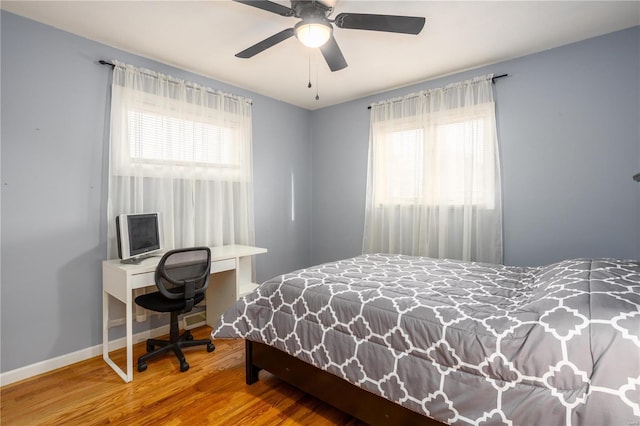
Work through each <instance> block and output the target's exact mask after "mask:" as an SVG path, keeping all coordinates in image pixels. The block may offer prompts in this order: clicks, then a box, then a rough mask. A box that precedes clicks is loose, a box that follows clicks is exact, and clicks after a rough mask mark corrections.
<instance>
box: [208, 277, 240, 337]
mask: <svg viewBox="0 0 640 426" xmlns="http://www.w3.org/2000/svg"><path fill="white" fill-rule="evenodd" d="M236 280H237V274H236V270H235V269H234V270H232V271H224V272H217V273H215V274H211V276H210V277H209V288H207V293H206V298H207V325H208V326H210V327H214V326H215V325H216V323H217V322H218V320H219V319H220V317H222V314H224V313H225V311H226V310H227V309H229V308H230V307H231V306H232V305H233V304H234V303H235V301H236V298H237V290H236V288H237V283H236Z"/></svg>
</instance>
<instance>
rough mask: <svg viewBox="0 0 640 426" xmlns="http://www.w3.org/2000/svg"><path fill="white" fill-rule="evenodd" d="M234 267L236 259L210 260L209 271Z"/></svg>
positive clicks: (220, 270)
mask: <svg viewBox="0 0 640 426" xmlns="http://www.w3.org/2000/svg"><path fill="white" fill-rule="evenodd" d="M233 269H236V259H235V258H234V259H225V260H215V261H213V262H211V273H212V274H215V273H216V272H222V271H231V270H233Z"/></svg>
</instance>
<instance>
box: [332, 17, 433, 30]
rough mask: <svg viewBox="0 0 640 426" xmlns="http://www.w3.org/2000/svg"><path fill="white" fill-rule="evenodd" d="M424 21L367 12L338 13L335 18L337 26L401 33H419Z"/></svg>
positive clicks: (417, 18) (422, 19)
mask: <svg viewBox="0 0 640 426" xmlns="http://www.w3.org/2000/svg"><path fill="white" fill-rule="evenodd" d="M424 23H425V19H424V18H420V17H416V16H395V15H371V14H368V13H340V14H338V16H336V19H335V24H336V26H337V27H338V28H347V29H354V30H370V31H387V32H390V33H403V34H418V33H420V31H422V28H423V27H424Z"/></svg>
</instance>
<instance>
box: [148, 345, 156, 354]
mask: <svg viewBox="0 0 640 426" xmlns="http://www.w3.org/2000/svg"><path fill="white" fill-rule="evenodd" d="M154 349H155V346H153V345H152V344H151V343H147V353H149V352H153V350H154Z"/></svg>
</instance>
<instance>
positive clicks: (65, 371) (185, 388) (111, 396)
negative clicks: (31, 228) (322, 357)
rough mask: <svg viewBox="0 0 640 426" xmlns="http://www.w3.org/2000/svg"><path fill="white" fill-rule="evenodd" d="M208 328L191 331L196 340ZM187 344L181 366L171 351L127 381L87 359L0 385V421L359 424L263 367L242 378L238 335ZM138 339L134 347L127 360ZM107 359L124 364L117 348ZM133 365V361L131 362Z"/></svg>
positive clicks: (139, 350)
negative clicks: (250, 380) (251, 379)
mask: <svg viewBox="0 0 640 426" xmlns="http://www.w3.org/2000/svg"><path fill="white" fill-rule="evenodd" d="M210 331H211V328H209V327H200V328H198V329H195V330H192V333H193V335H194V336H195V338H196V339H198V338H200V339H202V338H206V337H208V335H209V333H210ZM214 343H215V345H216V350H215V351H214V352H212V353H207V351H206V349H205V348H204V347H201V348H189V349H187V350H185V356H186V358H187V361H188V362H189V365H190V368H189V370H188V371H186V372H184V373H181V372H180V370H179V364H178V361H177V359H176V358H175V356H173V354H172V353H171V354H170V355H166V356H165V357H161V358H157V359H154V360H151V361H149V363H148V366H149V367H148V369H147V371H145V372H143V373H138V372H137V370H135V371H134V379H133V382H131V383H124V382H123V381H122V379H120V377H119V376H118V375H117V374H116V373H115V372H114V371H113V370H112V369H111V368H110V367H109V366H107V364H105V362H104V361H103V360H102V357H101V356H100V357H96V358H92V359H89V360H86V361H82V362H79V363H77V364H73V365H71V366H68V367H64V368H61V369H58V370H55V371H52V372H49V373H46V374H43V375H40V376H37V377H34V378H31V379H27V380H23V381H21V382H17V383H13V384H10V385H7V386H3V387H2V388H1V389H0V393H1V394H0V404H1V412H0V413H1V416H0V424H1V425H11V426H17V425H29V426H35V425H103V424H122V425H280V424H282V425H314V426H315V425H319V426H321V425H351V426H355V425H362V424H363V423H361V422H359V421H357V420H355V419H353V418H352V417H350V416H348V415H346V414H344V413H342V412H340V411H338V410H336V409H334V408H333V407H331V406H329V405H327V404H325V403H323V402H320V401H319V400H317V399H315V398H313V397H311V396H308V395H306V394H304V393H302V392H301V391H299V390H297V389H295V388H293V387H291V386H289V385H288V384H286V383H284V382H281V381H280V380H278V379H277V378H275V377H273V376H271V375H270V374H269V373H267V372H264V371H263V372H261V373H260V381H259V382H258V383H256V384H253V385H251V386H248V385H246V384H245V382H244V341H243V340H216V341H214ZM144 351H145V344H144V343H140V344H137V345H135V346H134V353H133V355H134V359H136V358H137V357H138V356H140V355H141V354H143V353H144ZM111 356H112V358H113V359H114V360H115V361H116V362H117V363H118V365H120V366H121V367H123V366H124V364H125V361H124V358H125V353H124V350H119V351H115V352H113V353H112V354H111ZM134 366H135V362H134Z"/></svg>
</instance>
